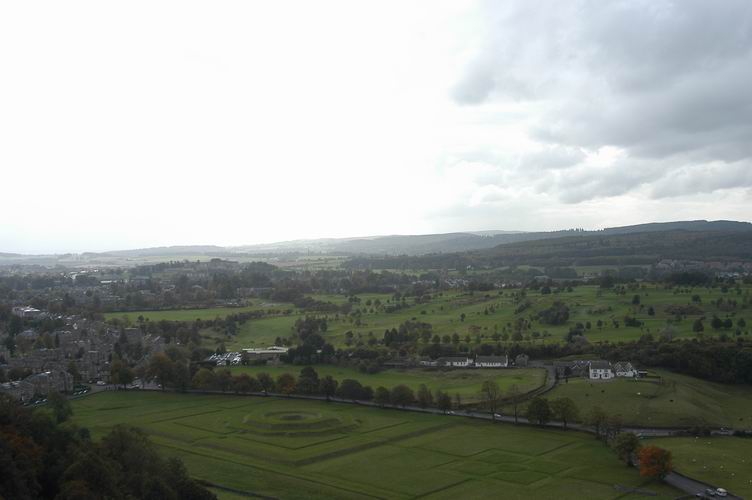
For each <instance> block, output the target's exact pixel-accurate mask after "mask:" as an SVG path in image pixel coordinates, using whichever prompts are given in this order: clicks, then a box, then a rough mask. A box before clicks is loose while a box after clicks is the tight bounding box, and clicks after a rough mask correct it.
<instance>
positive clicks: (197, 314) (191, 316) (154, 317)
mask: <svg viewBox="0 0 752 500" xmlns="http://www.w3.org/2000/svg"><path fill="white" fill-rule="evenodd" d="M268 309H294V307H293V305H292V304H287V303H280V302H272V301H267V300H255V301H253V303H252V304H251V305H250V306H243V307H212V308H205V309H167V310H162V311H131V312H113V313H105V315H104V317H105V319H123V318H128V320H129V321H130V322H131V323H136V322H137V321H138V318H139V317H143V318H144V319H145V320H149V321H161V320H168V321H195V320H197V319H202V320H213V319H216V318H224V317H225V316H229V315H230V314H238V313H244V312H251V311H261V310H268Z"/></svg>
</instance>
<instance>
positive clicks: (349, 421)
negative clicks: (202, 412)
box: [238, 410, 360, 437]
mask: <svg viewBox="0 0 752 500" xmlns="http://www.w3.org/2000/svg"><path fill="white" fill-rule="evenodd" d="M359 425H360V421H359V420H357V419H353V418H352V417H350V416H349V415H337V414H334V413H330V412H326V411H322V412H315V411H302V410H294V411H289V410H285V411H267V412H263V411H255V412H251V413H248V414H247V415H245V416H244V417H243V426H242V427H241V428H240V429H238V430H240V431H241V432H251V433H254V434H263V435H267V436H290V437H293V436H312V435H322V434H334V433H342V432H347V431H351V430H353V429H355V428H357V427H358V426H359Z"/></svg>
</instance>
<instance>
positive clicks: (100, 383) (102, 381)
mask: <svg viewBox="0 0 752 500" xmlns="http://www.w3.org/2000/svg"><path fill="white" fill-rule="evenodd" d="M97 385H107V384H106V383H105V381H104V380H97Z"/></svg>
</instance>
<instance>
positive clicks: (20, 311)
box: [12, 306, 42, 319]
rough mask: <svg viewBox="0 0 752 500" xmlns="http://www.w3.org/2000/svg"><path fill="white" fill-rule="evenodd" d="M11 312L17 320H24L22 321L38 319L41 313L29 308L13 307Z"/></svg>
mask: <svg viewBox="0 0 752 500" xmlns="http://www.w3.org/2000/svg"><path fill="white" fill-rule="evenodd" d="M12 312H13V314H15V315H16V316H18V317H19V318H24V319H34V318H38V317H39V316H40V315H41V314H42V311H40V310H39V309H36V308H34V307H31V306H26V307H20V306H19V307H14V308H13V310H12Z"/></svg>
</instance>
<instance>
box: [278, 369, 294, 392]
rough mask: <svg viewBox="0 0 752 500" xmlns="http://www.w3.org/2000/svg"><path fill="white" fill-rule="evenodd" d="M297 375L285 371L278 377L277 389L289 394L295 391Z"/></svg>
mask: <svg viewBox="0 0 752 500" xmlns="http://www.w3.org/2000/svg"><path fill="white" fill-rule="evenodd" d="M295 383H296V382H295V377H294V376H293V375H290V374H289V373H283V374H282V375H280V376H279V377H277V390H278V391H279V392H281V393H282V394H285V395H287V396H289V395H290V394H292V393H293V392H295Z"/></svg>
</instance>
